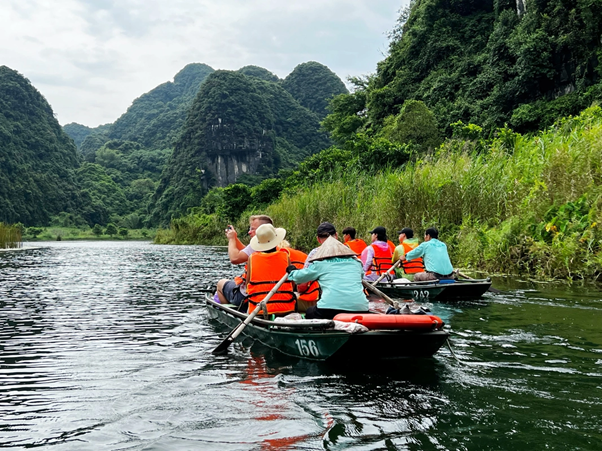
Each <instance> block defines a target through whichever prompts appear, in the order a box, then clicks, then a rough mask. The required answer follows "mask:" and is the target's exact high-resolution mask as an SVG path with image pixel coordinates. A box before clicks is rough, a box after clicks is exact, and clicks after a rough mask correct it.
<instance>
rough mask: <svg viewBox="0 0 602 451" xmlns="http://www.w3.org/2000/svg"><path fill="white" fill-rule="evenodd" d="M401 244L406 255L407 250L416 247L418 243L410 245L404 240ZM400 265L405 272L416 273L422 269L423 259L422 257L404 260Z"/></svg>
mask: <svg viewBox="0 0 602 451" xmlns="http://www.w3.org/2000/svg"><path fill="white" fill-rule="evenodd" d="M401 245H402V246H403V250H404V252H405V253H406V255H407V253H408V252H410V251H411V250H413V249H416V247H418V243H416V244H414V245H413V246H412V245H411V244H409V243H406V242H405V241H404V242H403V243H401ZM401 267H402V268H403V272H405V273H406V274H416V273H418V272H423V271H424V261H423V260H422V257H418V258H415V259H414V260H406V261H404V262H403V263H402V264H401Z"/></svg>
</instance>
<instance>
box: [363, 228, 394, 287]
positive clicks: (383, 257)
mask: <svg viewBox="0 0 602 451" xmlns="http://www.w3.org/2000/svg"><path fill="white" fill-rule="evenodd" d="M370 234H371V235H370V239H371V240H372V243H371V244H370V245H369V246H367V247H366V249H364V250H363V252H362V255H361V259H362V263H363V269H364V273H365V278H366V279H368V280H376V279H378V277H379V276H380V275H381V274H383V273H385V272H386V271H387V270H388V269H389V268H391V266H393V264H392V263H391V259H392V258H393V250H392V249H391V247H390V246H389V244H388V243H387V241H388V240H387V229H385V228H384V227H380V226H379V227H375V228H374V230H371V231H370Z"/></svg>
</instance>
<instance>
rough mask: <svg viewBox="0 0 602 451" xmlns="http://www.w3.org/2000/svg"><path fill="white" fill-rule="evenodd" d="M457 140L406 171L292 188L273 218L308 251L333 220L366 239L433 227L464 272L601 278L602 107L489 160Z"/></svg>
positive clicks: (492, 147) (509, 136)
mask: <svg viewBox="0 0 602 451" xmlns="http://www.w3.org/2000/svg"><path fill="white" fill-rule="evenodd" d="M458 141H459V138H456V139H454V140H449V141H447V142H445V143H444V145H443V147H442V149H441V151H440V152H438V153H437V154H434V155H428V156H425V157H423V158H422V159H421V160H418V161H416V162H413V163H407V164H406V165H405V166H403V167H401V168H392V169H388V170H385V171H381V172H379V173H367V172H365V171H363V170H359V169H356V170H347V171H345V172H342V173H340V174H338V175H337V177H332V178H325V179H323V180H322V181H318V182H316V183H315V184H314V185H312V186H311V187H307V188H303V187H299V188H297V190H296V191H293V192H290V191H287V192H286V193H285V194H284V195H283V196H282V197H281V198H280V200H279V201H277V202H275V203H273V204H272V205H270V206H269V207H268V209H267V213H268V214H269V215H270V216H272V218H274V220H275V222H276V223H277V224H279V225H281V226H282V227H284V228H286V229H287V231H288V235H287V237H290V241H291V243H292V244H293V246H297V247H301V248H302V249H305V250H308V249H310V248H311V247H312V246H313V245H314V241H313V230H315V227H316V225H317V224H319V223H320V222H322V221H324V220H329V221H331V222H333V223H334V224H335V226H337V227H338V228H342V227H346V226H348V225H353V226H354V227H355V228H356V229H357V230H358V232H359V235H360V236H362V235H363V236H362V237H363V238H367V232H368V231H369V230H370V229H371V228H372V227H373V226H374V224H382V225H384V226H385V227H386V228H388V229H391V230H393V229H395V228H399V227H402V226H409V227H412V228H414V230H417V231H420V230H424V229H425V228H426V227H427V226H430V225H433V224H434V225H437V226H438V227H439V229H440V232H441V234H442V235H441V236H442V239H443V240H444V241H447V243H448V246H449V248H450V251H451V253H452V261H453V262H454V263H455V264H456V265H457V266H464V267H473V268H478V269H480V270H484V271H499V272H510V273H528V274H534V275H537V276H539V277H545V278H565V277H577V278H580V277H599V276H600V275H601V274H602V271H600V266H599V265H600V262H601V259H600V256H601V255H602V228H600V224H602V188H601V187H602V165H601V164H600V161H602V109H601V108H600V107H593V108H590V109H587V110H585V111H584V112H583V113H582V114H581V115H579V116H577V117H569V118H567V119H564V120H561V121H559V122H558V123H557V124H556V125H555V126H554V127H552V128H549V129H548V130H546V131H543V132H541V133H539V134H538V135H536V136H533V137H525V136H523V135H520V134H517V133H515V132H512V131H511V130H509V129H502V132H500V133H499V134H498V136H497V137H494V138H493V139H492V140H491V141H489V142H488V144H487V149H486V151H485V152H481V153H475V152H473V150H472V146H471V145H467V146H464V145H458ZM468 144H470V142H469V143H468ZM315 167H316V166H314V168H315Z"/></svg>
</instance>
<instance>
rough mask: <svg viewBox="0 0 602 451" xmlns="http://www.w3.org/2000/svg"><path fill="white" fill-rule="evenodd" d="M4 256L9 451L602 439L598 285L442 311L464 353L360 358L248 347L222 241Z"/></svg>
mask: <svg viewBox="0 0 602 451" xmlns="http://www.w3.org/2000/svg"><path fill="white" fill-rule="evenodd" d="M43 245H44V246H47V248H46V249H42V250H37V251H27V252H21V253H13V254H0V352H1V354H0V448H7V449H26V448H42V449H46V448H48V449H53V450H57V451H61V450H197V449H207V450H220V451H226V450H277V449H278V450H283V449H287V450H313V449H328V450H339V449H357V450H377V449H378V450H384V449H388V450H394V449H402V450H403V449H407V450H480V449H503V450H510V449H512V450H527V449H528V450H530V451H532V450H539V449H552V450H567V449H570V450H573V449H575V450H577V449H579V450H599V449H602V301H601V299H602V293H600V292H599V291H597V290H595V289H584V288H580V289H573V290H568V289H561V288H558V287H555V288H546V287H545V286H544V287H543V288H542V286H537V287H534V286H531V285H530V284H528V283H516V284H515V285H514V286H509V285H504V284H503V282H502V281H498V282H497V283H496V286H497V287H498V288H502V289H503V292H502V293H501V294H496V295H491V294H488V295H486V296H485V297H484V298H483V299H482V300H480V301H474V302H466V303H460V304H455V305H444V304H435V305H433V306H432V310H433V312H434V313H435V314H438V315H440V316H441V317H443V318H444V319H445V321H446V322H447V323H448V324H449V326H450V330H451V332H452V334H453V339H452V345H453V349H454V352H455V354H456V355H457V356H458V358H459V359H460V361H458V360H456V359H455V358H454V357H453V356H452V354H451V353H450V352H449V351H448V350H447V349H442V350H441V351H440V352H439V353H438V354H437V355H436V356H435V357H434V358H432V359H426V360H419V361H412V360H409V361H405V362H402V363H400V364H383V365H379V366H376V367H375V366H371V367H370V368H365V367H363V366H362V365H360V364H359V363H358V364H357V365H355V366H352V367H348V368H341V367H331V366H329V365H326V364H318V363H311V362H304V361H300V360H296V359H291V358H287V357H283V356H279V355H276V354H274V353H270V352H268V351H267V350H266V349H262V348H261V347H258V346H253V347H251V348H249V347H248V345H249V343H239V344H235V345H234V346H233V349H232V352H231V353H230V354H229V355H228V356H225V357H214V356H212V355H211V350H212V349H213V348H214V347H215V346H216V345H217V344H218V343H219V342H220V341H221V339H222V338H223V337H224V336H225V335H224V329H223V328H222V329H220V328H219V327H216V325H215V324H212V323H210V322H209V320H208V318H207V315H206V314H205V311H204V308H203V306H202V304H201V300H202V295H203V293H202V292H201V291H200V290H202V289H203V288H206V287H208V286H210V285H212V284H214V283H215V282H216V281H217V280H218V279H219V278H221V277H222V276H223V275H233V274H236V273H237V272H238V271H239V270H238V269H237V268H233V267H232V266H231V265H230V264H229V263H228V262H227V256H226V254H225V253H224V249H223V248H211V247H203V246H180V247H170V246H153V245H150V244H148V243H137V242H125V243H120V242H115V243H112V242H94V243H89V242H53V243H43Z"/></svg>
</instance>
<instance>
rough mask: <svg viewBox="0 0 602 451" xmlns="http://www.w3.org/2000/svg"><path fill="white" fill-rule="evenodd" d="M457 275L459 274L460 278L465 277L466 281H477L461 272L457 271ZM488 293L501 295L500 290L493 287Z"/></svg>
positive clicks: (488, 289)
mask: <svg viewBox="0 0 602 451" xmlns="http://www.w3.org/2000/svg"><path fill="white" fill-rule="evenodd" d="M456 274H458V275H459V276H460V277H464V278H465V279H468V280H476V279H473V278H472V277H468V276H467V275H466V274H462V273H461V272H460V271H456ZM487 291H491V292H492V293H501V291H500V290H498V289H497V288H493V287H489V288H487Z"/></svg>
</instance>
